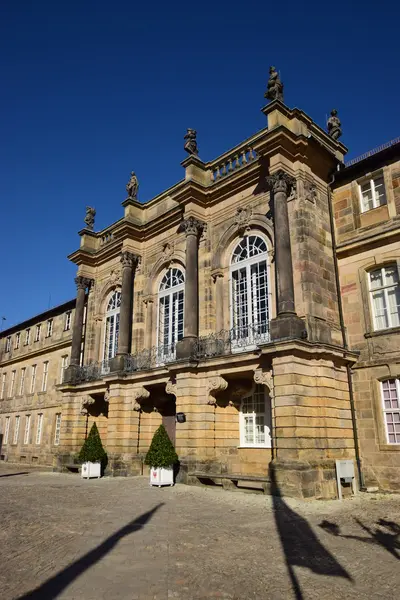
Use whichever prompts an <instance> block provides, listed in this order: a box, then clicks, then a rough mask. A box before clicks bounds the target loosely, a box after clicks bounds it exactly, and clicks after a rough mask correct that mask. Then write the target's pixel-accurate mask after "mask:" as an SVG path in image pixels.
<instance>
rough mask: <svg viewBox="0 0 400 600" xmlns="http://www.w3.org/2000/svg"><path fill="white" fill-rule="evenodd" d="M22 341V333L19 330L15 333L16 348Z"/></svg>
mask: <svg viewBox="0 0 400 600" xmlns="http://www.w3.org/2000/svg"><path fill="white" fill-rule="evenodd" d="M20 341H21V334H20V333H19V332H18V333H16V334H15V349H16V350H18V348H19V344H20Z"/></svg>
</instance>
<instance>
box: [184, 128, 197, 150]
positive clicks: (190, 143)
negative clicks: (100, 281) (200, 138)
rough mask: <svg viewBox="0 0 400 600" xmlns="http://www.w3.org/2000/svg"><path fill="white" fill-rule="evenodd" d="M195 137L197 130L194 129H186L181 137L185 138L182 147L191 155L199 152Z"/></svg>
mask: <svg viewBox="0 0 400 600" xmlns="http://www.w3.org/2000/svg"><path fill="white" fill-rule="evenodd" d="M196 138H197V131H196V130H195V129H188V130H187V133H186V134H185V135H184V136H183V139H184V140H186V141H185V144H184V146H183V148H184V150H186V152H187V153H188V154H190V155H191V156H193V155H194V156H197V155H198V153H199V149H198V147H197V139H196Z"/></svg>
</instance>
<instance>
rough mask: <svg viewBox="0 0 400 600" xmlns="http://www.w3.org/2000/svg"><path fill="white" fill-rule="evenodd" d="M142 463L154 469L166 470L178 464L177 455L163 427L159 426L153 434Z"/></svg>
mask: <svg viewBox="0 0 400 600" xmlns="http://www.w3.org/2000/svg"><path fill="white" fill-rule="evenodd" d="M144 462H145V463H146V465H149V466H150V467H154V468H155V469H159V468H163V469H167V468H168V467H171V466H172V465H173V464H175V463H176V462H178V455H177V453H176V452H175V448H174V447H173V445H172V442H171V440H170V439H169V435H168V433H167V431H166V429H165V427H164V425H160V427H159V428H158V429H157V431H156V432H155V434H154V436H153V440H152V442H151V445H150V448H149V450H148V452H147V454H146V458H145V459H144Z"/></svg>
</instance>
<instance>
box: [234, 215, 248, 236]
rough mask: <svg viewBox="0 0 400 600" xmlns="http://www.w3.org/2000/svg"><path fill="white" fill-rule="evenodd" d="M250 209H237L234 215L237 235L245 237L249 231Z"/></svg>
mask: <svg viewBox="0 0 400 600" xmlns="http://www.w3.org/2000/svg"><path fill="white" fill-rule="evenodd" d="M251 216H252V211H251V208H238V209H237V211H236V215H235V224H236V225H237V228H238V232H239V235H242V236H243V235H245V233H246V232H248V231H249V230H250V219H251Z"/></svg>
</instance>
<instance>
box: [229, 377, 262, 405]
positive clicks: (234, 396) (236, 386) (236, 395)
mask: <svg viewBox="0 0 400 600" xmlns="http://www.w3.org/2000/svg"><path fill="white" fill-rule="evenodd" d="M254 386H255V383H254V381H251V380H249V381H245V382H244V381H243V382H232V392H231V395H230V396H231V397H230V400H229V402H228V404H229V406H238V405H240V404H241V402H242V400H243V398H247V397H248V396H251V394H252V393H253V390H254Z"/></svg>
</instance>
